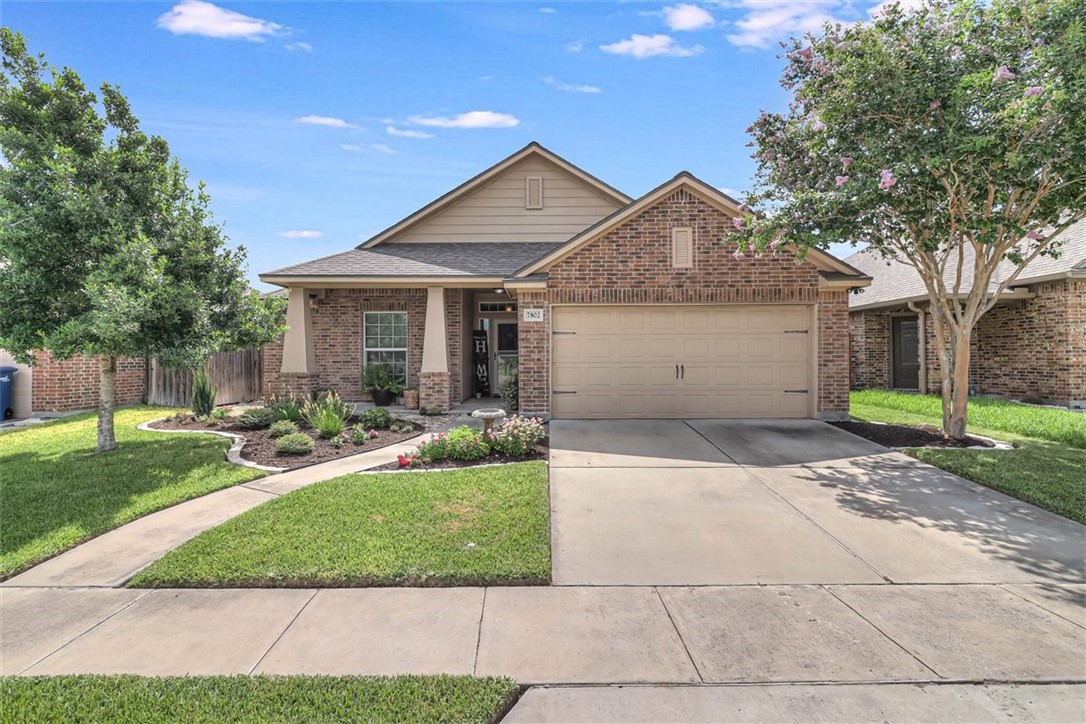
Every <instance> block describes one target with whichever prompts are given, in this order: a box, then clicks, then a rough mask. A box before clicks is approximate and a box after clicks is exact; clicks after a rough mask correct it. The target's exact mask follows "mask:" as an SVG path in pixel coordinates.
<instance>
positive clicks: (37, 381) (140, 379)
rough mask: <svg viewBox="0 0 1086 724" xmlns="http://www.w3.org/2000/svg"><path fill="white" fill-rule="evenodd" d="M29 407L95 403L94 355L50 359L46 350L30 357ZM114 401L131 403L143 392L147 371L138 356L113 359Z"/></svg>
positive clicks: (74, 406) (41, 409)
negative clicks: (114, 372) (31, 362)
mask: <svg viewBox="0 0 1086 724" xmlns="http://www.w3.org/2000/svg"><path fill="white" fill-rule="evenodd" d="M34 358H35V362H34V367H33V373H32V374H33V384H32V385H31V396H32V397H31V408H32V409H33V410H34V411H35V412H71V411H73V410H89V409H91V408H94V407H97V406H98V394H99V382H98V381H99V370H98V358H96V357H87V356H84V355H76V356H74V357H70V358H68V359H66V360H57V359H54V358H53V356H52V355H50V354H49V353H48V352H38V353H36V354H35V356H34ZM116 379H117V395H116V400H115V404H116V405H117V406H118V407H119V406H121V405H135V404H138V403H140V402H143V400H144V396H145V395H146V394H147V372H146V365H145V363H144V360H143V358H142V357H121V358H120V359H119V360H118V361H117V378H116Z"/></svg>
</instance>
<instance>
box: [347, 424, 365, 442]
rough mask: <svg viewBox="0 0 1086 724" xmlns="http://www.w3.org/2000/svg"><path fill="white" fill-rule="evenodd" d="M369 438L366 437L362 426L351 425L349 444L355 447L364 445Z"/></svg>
mask: <svg viewBox="0 0 1086 724" xmlns="http://www.w3.org/2000/svg"><path fill="white" fill-rule="evenodd" d="M368 439H369V436H368V435H366V428H364V427H363V426H362V425H353V426H352V427H351V442H353V443H354V444H355V445H365V444H366V440H368Z"/></svg>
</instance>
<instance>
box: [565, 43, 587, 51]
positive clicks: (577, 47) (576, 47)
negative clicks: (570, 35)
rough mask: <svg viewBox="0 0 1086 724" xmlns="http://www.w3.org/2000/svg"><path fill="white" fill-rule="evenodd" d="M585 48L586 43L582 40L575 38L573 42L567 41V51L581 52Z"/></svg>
mask: <svg viewBox="0 0 1086 724" xmlns="http://www.w3.org/2000/svg"><path fill="white" fill-rule="evenodd" d="M582 50H584V43H583V42H582V41H580V40H575V41H573V42H572V43H566V52H567V53H580V52H581V51H582Z"/></svg>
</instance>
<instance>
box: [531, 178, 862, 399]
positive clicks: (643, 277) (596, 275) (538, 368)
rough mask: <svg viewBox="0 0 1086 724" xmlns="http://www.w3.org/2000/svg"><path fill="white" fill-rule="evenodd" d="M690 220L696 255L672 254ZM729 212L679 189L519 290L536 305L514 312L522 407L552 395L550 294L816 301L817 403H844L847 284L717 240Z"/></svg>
mask: <svg viewBox="0 0 1086 724" xmlns="http://www.w3.org/2000/svg"><path fill="white" fill-rule="evenodd" d="M676 226H688V227H691V228H692V229H693V236H694V265H693V266H692V267H690V268H679V269H676V268H674V267H673V266H672V264H671V229H672V228H673V227H676ZM731 228H732V221H731V217H730V216H728V215H727V214H725V213H723V212H721V211H719V210H718V209H716V208H715V207H713V206H711V205H709V204H707V203H706V202H704V201H702V200H701V199H700V198H698V197H697V196H695V195H694V194H691V193H689V192H687V191H685V190H682V189H680V190H679V191H676V192H675V193H673V194H671V195H670V196H668V197H667V198H665V199H662V200H661V201H660V202H658V203H657V204H655V205H653V206H652V207H650V208H648V209H645V210H644V211H642V212H641V213H640V214H638V215H637V216H635V217H633V218H631V219H629V220H628V221H626V222H625V223H624V224H622V225H621V226H619V227H618V228H616V229H614V230H612V231H610V232H608V233H607V234H606V235H604V236H603V237H602V238H600V239H597V240H596V241H593V242H591V243H590V244H588V245H586V246H585V247H583V248H581V249H579V250H578V251H576V252H574V253H573V254H571V255H569V256H567V257H566V258H564V259H562V260H560V261H558V262H557V263H555V264H554V265H552V266H551V267H550V269H549V270H548V272H549V280H548V282H547V289H546V290H545V291H544V290H540V291H535V290H533V291H530V292H527V291H522V292H520V293H519V294H518V296H517V299H518V302H519V304H520V309H521V314H522V315H523V310H525V309H543V310H544V321H543V322H542V323H538V322H537V323H524V322H521V323H520V325H519V327H518V331H519V337H520V339H519V346H520V371H519V376H520V408H521V410H523V411H525V412H536V413H542V412H547V411H548V407H549V403H550V369H549V364H550V309H549V305H551V304H760V303H778V304H817V305H818V307H817V309H818V347H819V350H818V351H819V354H820V355H824V361H822V362H821V363H820V364H819V380H818V412H819V415H820V416H822V417H827V418H838V417H843V416H846V415H847V413H848V379H849V375H848V366H847V365H848V351H847V350H848V304H847V296H846V293H845V292H843V291H842V292H824V293H821V294H820V293H819V289H818V285H819V275H818V270H817V269H816V268H815V267H814V265H812V264H809V263H804V262H797V261H796V259H795V258H793V257H792V256H789V255H783V254H782V255H779V256H774V255H764V256H762V257H761V258H756V257H755V256H753V255H750V254H747V255H746V256H745V257H743V258H741V259H735V258H734V257H733V256H732V254H733V253H734V252H735V250H736V247H735V246H734V245H725V244H723V243H721V239H723V238H724V237H725V235H726V233H727V232H728V231H729V230H730V229H731Z"/></svg>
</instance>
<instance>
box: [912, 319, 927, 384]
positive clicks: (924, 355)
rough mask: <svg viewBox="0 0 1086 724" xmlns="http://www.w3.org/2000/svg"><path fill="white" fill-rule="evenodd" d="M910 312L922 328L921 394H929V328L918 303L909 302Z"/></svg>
mask: <svg viewBox="0 0 1086 724" xmlns="http://www.w3.org/2000/svg"><path fill="white" fill-rule="evenodd" d="M908 307H909V311H910V312H915V313H916V316H917V321H918V324H919V327H920V335H919V337H920V340H919V341H920V394H922V395H926V394H928V326H927V324H926V321H927V320H926V319H925V313H924V310H923V309H921V308H920V307H918V306H916V302H909V304H908Z"/></svg>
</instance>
